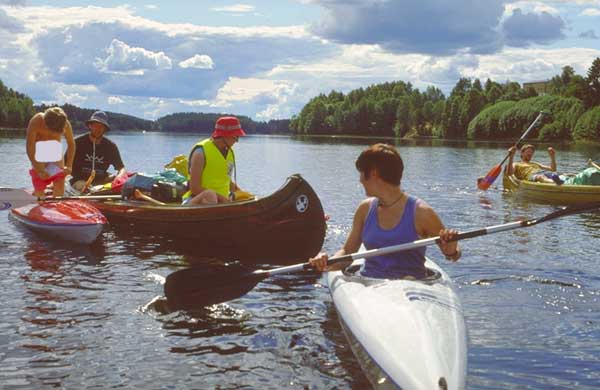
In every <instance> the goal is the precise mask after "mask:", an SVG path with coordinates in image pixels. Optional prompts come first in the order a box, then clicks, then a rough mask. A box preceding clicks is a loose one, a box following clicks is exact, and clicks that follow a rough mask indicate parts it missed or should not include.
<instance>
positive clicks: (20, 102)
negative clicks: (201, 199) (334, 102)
mask: <svg viewBox="0 0 600 390" xmlns="http://www.w3.org/2000/svg"><path fill="white" fill-rule="evenodd" d="M49 107H51V106H48V105H45V104H42V105H39V106H34V104H33V101H32V100H31V99H30V98H29V97H28V96H26V95H24V94H22V93H19V92H17V91H14V90H12V89H9V88H7V87H6V86H5V85H4V84H3V83H2V80H0V127H8V128H19V129H22V128H26V127H27V124H28V123H29V120H30V119H31V117H32V116H33V115H34V114H35V113H36V112H43V111H45V110H46V109H47V108H49ZM60 107H61V108H62V109H63V110H64V111H65V113H66V114H67V116H68V118H69V121H70V122H71V126H73V130H74V131H75V132H84V131H86V125H85V122H86V121H87V120H88V119H89V118H90V116H91V115H92V114H93V113H94V111H96V109H90V108H80V107H77V106H74V105H72V104H63V105H62V106H60ZM106 114H107V115H108V119H109V123H110V126H111V129H113V130H117V131H142V130H145V131H163V132H184V133H211V132H212V131H213V130H214V127H215V122H216V120H217V118H219V117H220V116H224V115H233V114H219V113H196V112H186V113H176V114H171V115H166V116H164V117H161V118H159V119H157V120H155V121H151V120H146V119H141V118H138V117H135V116H132V115H125V114H120V113H117V112H110V111H107V112H106ZM238 118H240V122H241V123H242V127H243V128H244V130H245V131H246V132H248V133H249V134H286V133H289V132H290V120H289V119H278V120H270V121H268V122H260V121H254V120H252V119H251V118H249V117H247V116H238Z"/></svg>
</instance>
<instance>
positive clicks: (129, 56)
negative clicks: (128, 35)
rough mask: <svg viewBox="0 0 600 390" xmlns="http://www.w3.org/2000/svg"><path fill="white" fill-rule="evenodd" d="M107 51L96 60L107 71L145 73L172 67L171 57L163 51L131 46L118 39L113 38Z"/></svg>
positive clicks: (126, 73)
mask: <svg viewBox="0 0 600 390" xmlns="http://www.w3.org/2000/svg"><path fill="white" fill-rule="evenodd" d="M106 52H107V53H108V56H107V57H106V58H105V59H104V60H102V59H98V60H97V62H96V67H97V68H98V69H99V70H101V71H102V72H106V73H116V74H125V75H143V74H144V73H145V72H147V71H151V70H165V69H171V68H172V62H171V59H170V58H169V57H168V56H166V55H165V53H163V52H162V51H160V52H153V51H150V50H146V49H144V48H142V47H131V46H129V45H127V44H126V43H124V42H121V41H119V40H118V39H113V40H112V42H111V43H110V46H109V47H108V48H107V49H106Z"/></svg>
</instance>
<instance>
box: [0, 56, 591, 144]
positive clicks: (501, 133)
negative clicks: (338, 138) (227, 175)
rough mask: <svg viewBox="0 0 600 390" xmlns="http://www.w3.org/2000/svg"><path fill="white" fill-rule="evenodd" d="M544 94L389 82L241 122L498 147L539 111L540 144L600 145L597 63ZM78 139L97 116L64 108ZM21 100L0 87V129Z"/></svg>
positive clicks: (507, 87)
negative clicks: (286, 115) (288, 114)
mask: <svg viewBox="0 0 600 390" xmlns="http://www.w3.org/2000/svg"><path fill="white" fill-rule="evenodd" d="M544 86H545V91H544V93H543V94H542V95H539V94H538V92H537V91H536V90H535V89H533V88H531V87H529V88H523V87H522V86H521V85H520V84H519V83H517V82H505V83H498V82H496V81H492V80H490V79H488V80H486V81H485V83H482V82H481V81H480V80H479V79H469V78H461V79H460V80H458V81H457V83H456V85H455V86H454V88H453V89H452V91H451V92H450V95H449V96H448V97H446V96H445V95H444V93H443V92H442V91H441V90H440V89H438V88H436V87H433V86H429V87H427V88H426V89H425V91H420V90H419V89H418V88H415V87H413V86H412V84H411V83H410V82H404V81H394V82H387V83H383V84H377V85H371V86H369V87H367V88H359V89H356V90H353V91H351V92H349V93H347V94H344V93H342V92H337V91H331V92H330V93H329V94H328V95H325V94H321V95H319V96H317V97H315V98H313V99H311V100H310V101H309V102H308V103H307V104H306V105H305V106H304V107H303V108H302V110H301V112H300V113H299V114H298V115H295V116H294V117H292V118H291V120H287V119H284V120H271V121H268V122H257V121H254V120H252V119H251V118H249V117H247V116H238V117H239V118H240V121H241V122H242V127H243V128H244V129H245V130H246V131H247V132H248V133H249V134H300V135H304V134H307V135H318V134H324V135H362V136H389V137H405V138H416V137H433V138H440V139H473V140H503V139H513V138H518V136H519V135H520V134H521V132H522V131H523V129H524V128H526V127H527V125H528V124H529V123H531V122H532V121H533V119H534V118H535V117H536V116H537V114H538V113H539V112H540V111H545V112H547V113H549V114H550V115H546V116H544V119H543V121H542V123H541V125H540V126H538V127H537V128H536V129H535V130H534V131H533V133H532V135H531V136H532V137H536V138H537V139H539V140H543V141H555V140H558V141H593V142H598V141H600V58H596V59H595V60H594V61H593V63H592V65H591V67H590V68H589V69H588V71H587V74H586V75H584V76H582V75H578V74H576V73H575V71H574V69H573V68H572V67H570V66H565V67H564V68H563V69H562V73H561V74H560V75H556V76H554V77H553V78H552V79H550V80H549V81H547V82H546V83H545V84H544ZM61 107H62V108H63V109H64V110H65V112H66V113H67V115H68V116H69V119H70V121H71V123H72V125H73V129H74V130H75V131H76V132H82V131H85V121H86V120H87V119H88V118H89V117H90V116H91V114H92V113H93V112H94V111H95V110H94V109H87V108H79V107H76V106H73V105H70V104H65V105H63V106H61ZM46 108H47V106H45V105H41V106H34V105H33V101H32V100H31V99H30V98H29V97H28V96H26V95H24V94H22V93H19V92H17V91H14V90H12V89H10V88H7V87H6V86H5V85H4V84H3V83H2V81H1V80H0V127H8V128H25V127H27V123H28V121H29V119H30V118H31V117H32V116H33V114H34V113H35V112H39V111H43V110H45V109H46ZM107 114H108V116H109V118H110V123H111V126H112V128H113V129H115V130H121V131H141V130H146V131H161V132H188V133H210V132H211V131H212V129H213V128H214V123H215V121H216V119H217V118H218V117H219V116H221V115H227V114H218V113H194V112H187V113H175V114H171V115H167V116H164V117H161V118H159V119H157V120H156V121H151V120H145V119H140V118H137V117H134V116H131V115H124V114H119V113H114V112H107Z"/></svg>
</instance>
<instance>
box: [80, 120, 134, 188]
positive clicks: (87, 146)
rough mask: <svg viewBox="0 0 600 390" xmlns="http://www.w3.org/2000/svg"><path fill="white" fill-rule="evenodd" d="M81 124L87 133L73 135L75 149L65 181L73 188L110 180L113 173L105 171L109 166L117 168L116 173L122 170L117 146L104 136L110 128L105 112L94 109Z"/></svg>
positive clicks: (123, 169)
mask: <svg viewBox="0 0 600 390" xmlns="http://www.w3.org/2000/svg"><path fill="white" fill-rule="evenodd" d="M85 125H86V126H87V128H88V129H89V130H90V132H89V133H87V134H82V135H80V136H79V137H77V138H75V144H76V145H77V149H76V153H75V160H74V162H73V173H72V176H73V177H72V178H71V180H70V181H69V182H70V183H71V185H72V186H73V188H75V189H76V190H77V191H82V190H84V189H85V187H86V186H89V185H98V184H105V183H109V182H111V181H112V180H113V179H114V176H112V175H110V174H109V173H108V168H109V167H110V166H111V165H112V166H113V167H114V168H115V169H116V170H117V171H118V172H117V176H118V175H122V174H124V173H125V165H124V164H123V160H122V159H121V153H119V148H118V147H117V145H116V144H115V143H114V142H113V141H111V140H109V139H108V138H106V137H105V136H104V134H105V133H106V132H107V131H109V130H110V125H109V124H108V116H107V115H106V113H105V112H104V111H96V112H94V113H93V114H92V116H91V117H90V119H88V120H87V121H86V122H85Z"/></svg>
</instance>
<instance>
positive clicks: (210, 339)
mask: <svg viewBox="0 0 600 390" xmlns="http://www.w3.org/2000/svg"><path fill="white" fill-rule="evenodd" d="M109 138H111V139H112V140H114V141H115V142H116V143H117V144H118V145H119V147H120V149H121V153H122V156H123V160H124V162H125V164H126V167H127V168H128V169H129V170H133V171H144V172H148V173H152V172H156V171H159V170H161V169H162V166H163V165H164V164H166V163H168V162H169V161H170V159H171V158H172V157H173V156H175V155H177V154H187V153H188V151H189V149H190V147H191V145H192V144H193V143H195V142H196V140H197V137H195V136H190V135H166V134H154V133H145V134H141V133H140V134H109ZM373 142H374V141H373V140H369V139H344V138H328V137H323V138H310V139H294V138H289V137H277V136H250V137H245V138H243V139H241V141H240V142H239V143H238V144H237V145H236V147H235V150H236V160H237V169H238V172H237V181H238V183H239V184H240V186H241V187H242V188H244V189H247V190H250V191H252V192H254V193H256V194H258V195H266V194H269V193H271V192H273V191H274V190H276V189H277V188H279V187H280V186H281V185H282V184H283V183H284V181H285V179H286V177H287V176H289V175H291V174H293V173H300V174H301V175H302V176H303V177H304V178H305V179H307V181H308V182H309V183H310V184H311V185H312V187H313V188H314V189H315V191H316V192H317V194H318V195H319V197H320V198H321V201H322V203H323V207H324V209H325V212H326V214H328V215H329V217H330V218H329V221H328V230H327V237H326V240H325V244H324V248H323V249H324V250H325V251H327V252H329V253H332V252H334V251H336V250H337V249H338V248H339V247H340V246H341V245H342V244H343V242H344V240H345V237H346V234H347V233H348V231H349V229H350V226H351V223H352V217H353V213H354V210H355V208H356V206H357V205H358V203H359V202H360V201H361V199H363V197H364V193H363V190H362V187H361V185H360V183H359V180H358V179H359V175H358V172H357V171H356V169H355V168H354V161H355V159H356V157H357V156H358V154H359V153H360V151H361V150H362V149H364V148H365V146H366V145H369V144H370V143H373ZM391 142H394V141H391ZM397 146H398V147H399V150H400V153H401V155H402V157H403V159H404V163H405V167H406V169H405V175H404V179H403V183H402V187H403V188H404V189H405V190H407V191H408V192H409V193H410V194H412V195H416V196H418V197H420V198H422V199H424V200H425V201H427V202H428V203H429V204H430V205H432V206H433V207H434V208H435V209H436V210H437V211H438V213H439V214H440V216H441V217H442V219H443V221H444V222H445V223H446V225H447V226H450V227H455V228H458V229H460V230H463V231H464V230H470V229H476V228H482V227H485V226H491V225H498V224H502V223H506V222H510V221H514V220H518V219H521V218H531V217H536V216H542V215H545V214H547V213H549V212H551V211H553V210H555V209H556V206H551V205H544V204H536V203H532V202H529V201H524V200H520V199H515V198H514V197H512V196H511V195H508V194H503V193H502V191H501V178H499V179H498V180H497V181H496V183H495V186H494V187H492V188H490V190H488V191H487V192H485V193H482V192H481V191H478V190H477V188H476V183H475V180H476V178H477V177H478V176H482V175H485V174H486V173H487V171H488V170H489V169H490V168H492V167H493V166H494V165H496V164H498V163H499V162H500V161H501V160H502V159H503V157H504V156H505V153H506V149H507V148H508V146H509V145H495V144H488V145H478V144H472V143H466V142H455V143H444V142H436V141H430V142H426V141H423V142H398V143H397ZM557 149H558V151H557V160H558V165H559V169H560V170H561V171H576V170H579V169H581V168H583V167H584V166H585V164H586V161H587V159H588V158H589V157H597V156H598V155H600V146H586V147H574V146H573V147H559V148H557ZM536 160H538V161H541V162H547V161H548V158H547V154H546V153H545V151H544V150H538V152H537V154H536ZM0 167H1V171H2V174H1V176H0V186H5V187H16V188H27V187H30V186H31V183H30V180H29V175H28V173H27V171H28V169H29V162H28V160H27V157H26V154H25V141H24V139H20V138H4V139H1V138H0ZM2 213H3V214H4V215H0V273H1V274H2V275H3V277H2V279H0V292H1V293H2V298H3V302H2V305H1V306H0V311H1V312H0V314H1V316H2V322H1V324H0V387H2V388H6V389H18V388H71V389H76V388H94V387H96V388H110V387H122V388H148V389H150V388H152V389H158V388H173V389H175V388H222V389H230V388H248V389H251V388H264V389H267V388H269V389H280V388H299V389H300V388H318V389H323V388H352V389H364V388H368V386H369V384H368V382H367V380H366V378H365V377H364V375H363V374H362V372H361V370H360V367H359V366H358V363H357V361H356V360H355V359H354V356H353V354H352V352H351V350H350V347H349V345H348V343H347V342H346V340H345V338H344V335H343V333H342V331H341V327H340V325H339V323H338V318H337V315H336V313H335V309H334V307H333V304H332V301H331V299H330V296H329V292H328V290H327V287H326V286H325V280H324V278H323V277H322V276H321V275H319V274H316V273H313V272H305V273H301V274H294V275H286V276H279V277H273V278H270V279H267V280H265V281H264V282H262V283H260V284H259V285H258V286H257V287H256V288H255V289H254V290H253V291H252V292H250V293H249V294H247V295H246V296H244V297H243V298H240V299H238V300H235V301H232V302H228V303H227V304H223V305H219V306H217V307H215V308H213V309H212V310H206V311H203V312H194V313H190V312H174V313H169V312H166V311H165V310H164V309H163V305H161V302H162V301H161V297H162V296H163V287H162V282H163V281H164V278H165V277H166V276H167V275H168V274H169V273H171V272H173V271H174V270H176V269H179V268H182V267H184V266H185V264H186V263H185V257H184V256H183V254H182V253H181V252H180V251H178V249H177V246H176V245H163V243H161V242H153V241H151V240H147V239H146V238H145V237H144V236H143V235H142V234H140V235H138V236H136V234H135V232H133V234H131V235H129V236H127V238H126V239H125V238H124V236H123V235H120V234H118V233H117V232H115V231H113V230H110V229H109V230H108V231H106V232H105V233H104V235H103V237H102V239H101V240H100V241H99V242H96V243H95V244H94V245H92V246H90V247H76V246H75V247H74V246H71V245H69V244H66V243H60V242H52V241H50V240H47V239H44V238H42V237H40V236H37V235H35V234H32V233H30V232H28V231H25V230H23V229H22V228H20V227H19V226H17V225H16V224H15V223H14V222H13V221H11V220H9V218H8V213H7V212H6V211H4V212H2ZM599 239H600V213H598V212H596V213H586V214H579V215H574V216H569V217H564V218H558V219H555V220H552V221H549V222H546V223H543V224H540V225H537V226H534V227H531V228H527V229H517V230H513V231H511V232H505V233H498V234H494V235H489V236H485V237H480V238H475V239H470V240H465V241H463V242H462V248H463V257H462V259H461V260H460V261H459V262H458V263H455V264H451V263H449V262H447V261H445V260H444V259H443V256H441V255H440V252H439V250H438V249H437V248H436V247H430V248H429V249H428V252H427V253H428V254H429V256H430V257H432V258H433V259H434V260H437V261H438V263H439V264H440V265H441V266H442V267H443V268H444V269H445V270H446V271H447V272H448V273H449V274H450V276H451V277H452V278H453V279H454V281H455V283H456V285H457V288H458V292H459V295H460V298H461V300H462V303H463V307H464V313H465V318H466V323H467V328H468V332H469V357H468V359H469V371H468V388H469V389H559V388H577V389H597V388H598V387H599V386H600V310H599V307H600V262H599V259H600V256H599V255H598V243H599V241H598V240H599ZM198 251H199V253H200V252H201V248H199V249H198ZM304 260H305V259H298V262H302V261H304Z"/></svg>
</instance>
